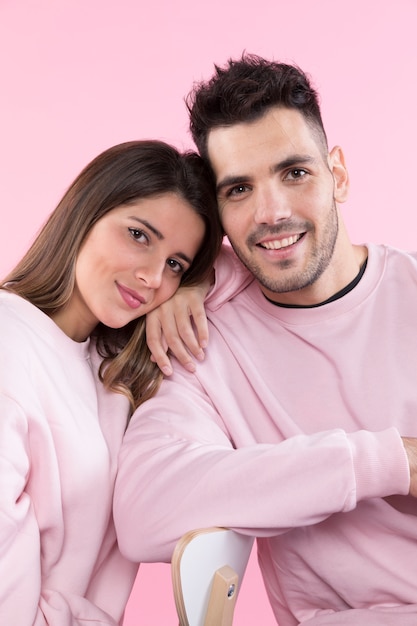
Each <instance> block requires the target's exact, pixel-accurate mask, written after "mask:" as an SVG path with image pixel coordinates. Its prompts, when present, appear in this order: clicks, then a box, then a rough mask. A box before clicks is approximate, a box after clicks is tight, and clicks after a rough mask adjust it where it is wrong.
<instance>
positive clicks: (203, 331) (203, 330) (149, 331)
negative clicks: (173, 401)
mask: <svg viewBox="0 0 417 626" xmlns="http://www.w3.org/2000/svg"><path fill="white" fill-rule="evenodd" d="M209 288H210V281H209V280H208V281H206V282H205V283H202V284H200V285H197V286H193V287H180V288H179V289H178V291H177V292H176V293H175V294H174V295H173V296H172V298H170V299H169V300H167V302H164V303H163V304H161V305H160V306H159V307H158V308H156V309H154V310H153V311H151V312H150V313H148V314H147V316H146V342H147V344H148V347H149V350H150V351H151V353H152V357H151V358H152V360H153V361H154V362H155V363H156V364H157V365H158V367H159V368H160V370H162V372H163V373H164V374H165V375H166V376H169V375H170V374H172V366H171V362H170V360H169V358H168V355H167V352H168V349H169V350H171V352H172V353H173V354H174V355H175V356H176V358H177V359H178V360H179V362H180V363H181V364H182V365H183V367H185V369H187V370H188V371H189V372H194V371H195V362H194V360H193V358H192V357H194V358H195V359H197V360H199V361H202V360H203V359H204V348H205V347H206V346H207V342H208V324H207V317H206V312H205V309H204V300H205V297H206V295H207V292H208V290H209Z"/></svg>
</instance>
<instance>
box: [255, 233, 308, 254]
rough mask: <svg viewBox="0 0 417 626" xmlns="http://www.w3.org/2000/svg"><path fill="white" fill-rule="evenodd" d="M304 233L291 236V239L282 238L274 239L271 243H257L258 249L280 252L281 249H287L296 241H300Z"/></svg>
mask: <svg viewBox="0 0 417 626" xmlns="http://www.w3.org/2000/svg"><path fill="white" fill-rule="evenodd" d="M303 235H304V233H300V234H299V235H292V236H291V237H284V238H283V239H274V240H271V241H264V242H262V243H258V246H259V247H260V248H264V250H281V249H282V248H288V246H292V245H294V244H295V243H297V241H300V239H301V237H303Z"/></svg>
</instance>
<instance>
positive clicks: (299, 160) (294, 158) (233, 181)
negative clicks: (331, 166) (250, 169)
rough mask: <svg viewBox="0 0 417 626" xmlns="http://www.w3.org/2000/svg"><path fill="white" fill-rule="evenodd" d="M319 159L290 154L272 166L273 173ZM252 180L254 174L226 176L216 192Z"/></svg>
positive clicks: (305, 155) (217, 186) (218, 184)
mask: <svg viewBox="0 0 417 626" xmlns="http://www.w3.org/2000/svg"><path fill="white" fill-rule="evenodd" d="M316 160H317V159H315V158H314V157H312V156H310V155H308V154H294V155H291V156H289V157H288V158H286V159H283V160H282V161H279V162H278V163H275V164H274V165H272V166H271V168H270V169H271V173H273V174H276V173H277V172H282V171H283V170H286V169H288V168H290V167H295V166H296V165H298V166H301V165H308V164H310V163H314V162H315V161H316ZM251 180H252V176H249V175H248V176H242V175H239V176H233V175H232V176H225V178H222V179H221V180H220V181H219V182H218V183H217V185H216V192H217V194H219V193H220V192H221V191H223V189H225V188H226V187H233V186H234V185H243V184H244V183H250V182H251Z"/></svg>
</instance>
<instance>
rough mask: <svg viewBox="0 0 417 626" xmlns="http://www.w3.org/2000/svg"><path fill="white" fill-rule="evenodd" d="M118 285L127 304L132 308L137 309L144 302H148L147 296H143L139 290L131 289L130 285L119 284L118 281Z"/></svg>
mask: <svg viewBox="0 0 417 626" xmlns="http://www.w3.org/2000/svg"><path fill="white" fill-rule="evenodd" d="M116 285H117V289H118V290H119V293H120V295H121V296H122V298H123V300H124V302H126V304H127V305H128V306H129V307H130V308H131V309H137V308H139V307H140V306H141V305H142V304H145V303H146V300H145V298H143V297H142V296H141V295H140V294H138V293H137V291H134V290H133V289H129V288H128V287H125V286H124V285H119V283H116Z"/></svg>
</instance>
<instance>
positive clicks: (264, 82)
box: [186, 53, 327, 160]
mask: <svg viewBox="0 0 417 626" xmlns="http://www.w3.org/2000/svg"><path fill="white" fill-rule="evenodd" d="M214 67H215V73H214V75H213V76H212V78H211V79H210V80H208V81H207V82H206V81H203V82H200V83H196V84H195V85H194V88H193V89H192V91H191V92H190V93H189V94H188V96H187V98H186V105H187V108H188V111H189V114H190V130H191V134H192V137H193V139H194V142H195V144H196V146H197V148H198V150H199V152H200V154H201V156H202V157H203V158H204V159H206V160H208V155H207V137H208V134H209V132H210V131H211V130H213V128H217V127H221V126H232V125H234V124H238V123H239V122H252V121H254V120H257V119H259V118H261V117H262V116H263V115H264V114H265V113H266V112H267V111H268V110H269V109H271V107H275V106H280V107H285V108H288V109H296V110H298V111H299V112H300V113H301V114H302V115H303V117H304V118H305V120H306V122H307V123H308V124H309V125H310V126H311V127H312V129H313V130H314V131H315V132H316V133H317V135H318V139H319V141H320V142H321V143H322V144H323V146H324V147H325V149H326V150H327V138H326V133H325V130H324V126H323V121H322V118H321V113H320V106H319V101H318V94H317V92H316V91H315V89H314V88H313V87H312V86H311V83H310V80H309V78H308V76H307V75H306V74H305V73H304V72H303V71H302V70H300V69H299V68H298V67H297V66H295V65H287V64H285V63H277V62H275V61H268V60H266V59H263V58H262V57H259V56H257V55H254V54H247V53H244V54H243V55H242V57H241V58H240V59H238V60H233V59H229V60H228V62H227V64H226V66H225V67H219V66H217V65H215V66H214Z"/></svg>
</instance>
